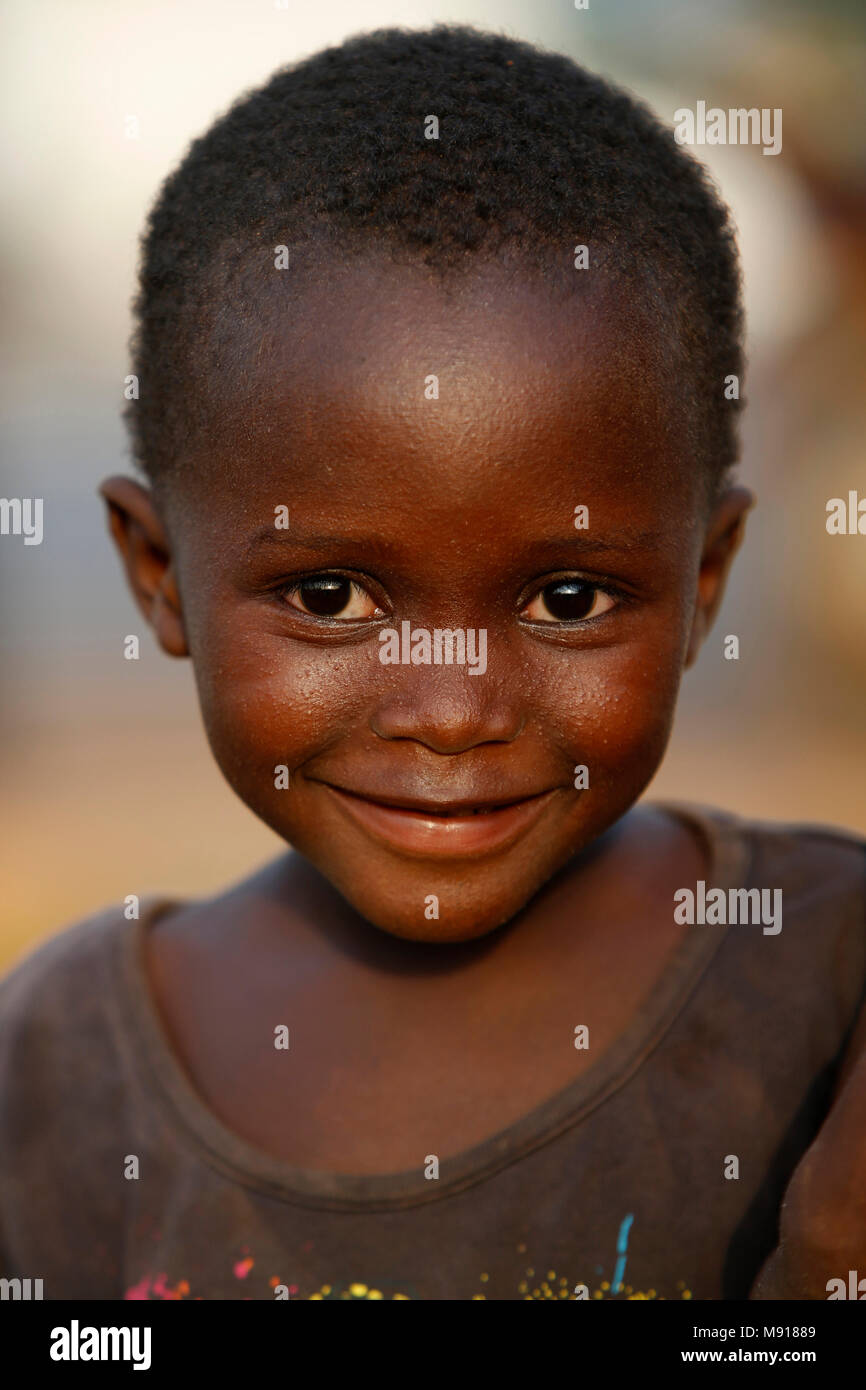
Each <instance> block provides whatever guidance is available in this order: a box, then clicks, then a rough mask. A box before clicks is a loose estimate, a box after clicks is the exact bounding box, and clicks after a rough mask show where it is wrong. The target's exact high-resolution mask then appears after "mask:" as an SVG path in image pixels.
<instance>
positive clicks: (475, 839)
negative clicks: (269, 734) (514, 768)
mask: <svg viewBox="0 0 866 1390" xmlns="http://www.w3.org/2000/svg"><path fill="white" fill-rule="evenodd" d="M322 785H323V786H325V787H326V788H327V790H328V792H329V793H330V794H331V796H332V797H334V798H335V799H336V801H337V803H338V805H339V806H340V808H341V810H342V811H343V813H344V814H345V815H347V816H348V817H349V818H350V819H351V820H352V821H353V823H354V824H355V825H357V826H360V828H361V829H363V830H364V831H365V832H366V833H367V834H369V835H371V836H372V837H373V838H374V839H376V840H378V841H379V842H380V843H384V844H386V845H387V846H388V847H389V848H391V849H397V850H399V851H400V852H401V853H402V854H409V855H414V856H416V857H418V858H423V859H426V858H440V857H441V858H446V859H447V858H464V857H479V856H481V855H484V854H490V853H492V852H494V851H500V850H502V849H505V848H507V847H508V846H509V845H511V844H513V843H514V842H515V841H516V840H518V839H520V837H521V836H522V835H524V834H525V833H526V832H527V831H528V830H529V829H530V827H531V826H533V825H534V824H535V823H536V822H537V820H538V819H539V818H540V817H541V816H542V815H543V814H544V812H545V810H546V809H547V807H548V806H549V805H550V802H551V800H552V798H553V796H554V794H555V792H556V790H557V788H555V787H554V788H550V789H547V790H545V791H541V792H532V793H529V794H527V795H526V796H523V797H517V798H515V797H512V798H510V799H509V800H507V801H470V800H468V799H462V800H452V801H444V800H442V801H439V800H430V801H423V800H420V799H418V798H414V797H402V796H388V797H387V798H385V797H381V798H380V797H379V796H376V797H372V796H367V795H365V794H364V793H362V792H358V791H349V790H348V789H347V788H345V787H337V786H334V784H333V783H330V782H326V783H323V784H322Z"/></svg>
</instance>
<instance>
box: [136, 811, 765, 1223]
mask: <svg viewBox="0 0 866 1390" xmlns="http://www.w3.org/2000/svg"><path fill="white" fill-rule="evenodd" d="M653 804H654V805H656V806H657V807H658V809H660V810H663V811H667V812H668V813H669V814H671V815H672V816H674V817H675V818H677V819H678V820H680V821H681V822H683V823H685V824H686V825H687V826H689V827H690V828H692V829H693V830H697V831H698V833H699V834H700V835H701V837H702V838H703V840H704V843H705V845H706V846H707V848H708V850H709V865H708V868H707V870H706V874H707V878H706V881H707V883H708V884H711V885H712V886H713V887H718V888H723V889H725V890H727V888H729V887H734V886H737V887H747V886H750V885H749V883H747V882H746V877H749V878H750V876H751V864H750V853H749V845H748V841H747V839H746V837H745V835H744V834H743V830H742V824H741V821H740V819H739V818H738V817H736V816H734V815H730V814H727V813H722V812H717V811H713V812H709V811H708V810H707V809H706V808H703V807H698V806H695V805H692V804H691V803H685V802H657V803H653ZM181 906H184V900H181V899H172V898H162V897H154V898H151V899H146V900H145V902H144V904H143V909H144V910H143V911H142V912H141V915H140V917H139V919H138V920H137V921H136V922H135V924H134V927H133V929H132V930H131V931H129V930H125V931H123V932H122V934H121V935H120V938H119V941H120V945H119V951H118V958H117V962H116V965H117V975H118V978H117V984H118V987H119V991H118V995H117V998H118V1005H119V1008H118V1011H117V1013H116V1021H117V1026H118V1028H119V1029H120V1031H121V1032H122V1033H126V1034H130V1033H131V1034H132V1035H133V1037H132V1038H131V1042H132V1046H131V1047H130V1048H129V1049H128V1056H129V1060H130V1064H131V1065H132V1066H134V1067H137V1068H139V1069H140V1070H141V1072H142V1073H143V1075H144V1083H145V1089H146V1090H147V1091H148V1093H155V1094H156V1096H157V1098H158V1102H159V1104H160V1106H161V1108H162V1110H163V1112H164V1114H165V1115H166V1118H167V1119H169V1120H170V1121H173V1123H174V1125H175V1126H176V1127H178V1128H180V1129H181V1130H182V1131H183V1133H184V1135H185V1138H186V1140H187V1141H188V1143H191V1144H192V1146H193V1148H194V1149H196V1150H197V1151H198V1153H199V1156H200V1157H201V1158H203V1159H204V1160H205V1161H206V1162H207V1163H208V1164H209V1165H210V1166H211V1167H213V1168H216V1169H217V1170H219V1171H220V1172H221V1173H222V1174H223V1175H224V1176H226V1177H228V1178H230V1179H231V1180H233V1181H234V1182H239V1183H240V1184H242V1185H243V1186H245V1187H247V1188H252V1189H254V1190H256V1191H259V1192H262V1193H265V1194H266V1195H268V1196H271V1197H274V1198H277V1199H279V1200H282V1201H285V1202H290V1203H295V1204H297V1205H300V1206H308V1207H316V1208H320V1209H325V1210H349V1211H352V1210H354V1211H359V1210H370V1209H379V1210H389V1209H397V1208H403V1207H411V1206H418V1205H422V1204H424V1203H426V1202H430V1201H436V1200H438V1199H441V1198H442V1197H445V1196H447V1195H451V1194H453V1193H455V1192H459V1191H462V1190H464V1189H465V1188H468V1187H472V1186H474V1185H476V1184H477V1183H480V1182H482V1181H484V1180H485V1179H486V1178H488V1177H491V1176H492V1175H493V1174H495V1173H497V1172H499V1171H500V1170H501V1169H503V1168H505V1167H507V1166H508V1165H510V1164H512V1163H514V1162H516V1161H517V1160H518V1159H519V1158H522V1157H524V1156H525V1155H527V1154H528V1153H531V1152H532V1151H533V1150H535V1149H537V1148H539V1147H541V1146H542V1145H544V1144H546V1143H549V1142H551V1141H552V1140H554V1139H556V1138H558V1137H559V1136H560V1135H561V1134H563V1133H564V1132H565V1131H566V1130H567V1129H569V1128H571V1127H572V1126H573V1125H575V1124H577V1123H578V1122H579V1121H580V1120H582V1119H583V1118H584V1117H585V1116H586V1115H587V1114H588V1113H589V1112H590V1111H591V1110H594V1109H596V1108H597V1107H598V1106H600V1105H601V1104H602V1103H603V1102H604V1101H605V1100H606V1099H608V1097H609V1096H611V1095H612V1094H613V1093H614V1092H615V1091H617V1090H619V1089H620V1088H621V1087H622V1086H623V1085H625V1084H626V1082H627V1081H628V1080H629V1079H630V1078H631V1077H632V1076H633V1075H634V1073H635V1072H636V1071H637V1070H638V1068H639V1067H640V1066H641V1064H642V1063H643V1062H644V1060H645V1059H646V1057H647V1056H648V1055H649V1054H650V1053H651V1052H652V1051H653V1050H654V1049H655V1048H656V1047H657V1046H658V1044H659V1043H660V1042H661V1040H662V1038H663V1037H664V1036H665V1034H666V1033H667V1032H668V1030H669V1029H670V1027H671V1025H672V1024H673V1022H674V1020H675V1018H676V1017H677V1015H678V1014H679V1013H680V1011H681V1010H682V1008H683V1007H684V1005H685V1003H686V1002H687V1000H688V998H689V997H690V995H691V994H692V992H693V991H694V989H695V988H696V986H697V984H698V982H699V980H700V979H701V977H702V975H703V973H704V971H705V970H706V968H707V967H708V965H709V963H710V961H711V960H712V958H713V956H714V955H715V953H716V951H717V950H718V948H719V946H720V945H721V943H722V941H723V940H724V939H725V938H726V936H727V933H728V930H729V928H727V927H710V928H708V927H698V928H696V929H693V930H691V931H689V932H688V933H687V934H686V935H685V936H684V937H683V938H682V940H681V941H680V943H679V945H678V946H677V947H676V948H675V949H674V952H673V954H672V956H671V958H670V960H669V963H668V966H667V968H666V970H665V971H664V973H663V975H662V977H661V978H660V980H659V981H658V982H657V983H656V986H655V988H654V989H653V991H652V992H651V994H650V995H649V996H648V997H647V998H646V999H645V1000H644V1003H643V1005H642V1007H641V1008H640V1009H639V1010H638V1011H637V1013H636V1014H635V1015H634V1017H633V1018H632V1020H631V1022H630V1023H629V1024H628V1025H627V1026H626V1028H625V1029H624V1031H623V1032H622V1033H621V1034H620V1036H619V1038H617V1040H616V1041H615V1042H614V1043H612V1044H611V1046H610V1047H608V1049H607V1050H606V1051H605V1052H604V1053H603V1055H602V1056H601V1057H600V1058H599V1060H598V1061H597V1062H595V1063H593V1064H592V1065H591V1066H590V1067H588V1068H587V1070H586V1071H584V1072H583V1073H582V1074H581V1075H580V1076H579V1077H577V1078H576V1079H575V1080H574V1081H572V1082H569V1083H568V1084H567V1085H566V1086H565V1087H563V1088H561V1089H560V1090H559V1091H557V1092H556V1093H555V1094H554V1095H552V1096H550V1097H549V1098H548V1099H547V1100H546V1101H543V1102H542V1103H541V1104H540V1105H537V1106H535V1107H534V1108H533V1109H532V1110H531V1111H529V1112H528V1113H527V1114H526V1115H524V1116H522V1117H521V1118H520V1119H519V1120H516V1121H514V1122H513V1123H512V1124H511V1125H509V1126H507V1127H506V1128H505V1129H503V1130H501V1131H499V1132H498V1133H497V1134H494V1135H492V1136H490V1137H488V1138H487V1139H485V1140H482V1141H481V1143H479V1144H475V1145H473V1146H472V1147H471V1148H469V1149H466V1150H463V1151H462V1152H461V1153H459V1154H455V1155H453V1156H452V1157H451V1158H446V1159H443V1160H441V1161H440V1175H439V1178H438V1179H435V1180H430V1179H427V1178H425V1177H424V1173H423V1170H422V1169H421V1167H420V1165H419V1168H418V1169H417V1170H415V1169H413V1170H411V1171H409V1172H405V1171H404V1172H397V1173H383V1174H362V1175H355V1174H346V1173H332V1172H327V1171H322V1170H312V1169H304V1168H297V1167H295V1166H293V1165H291V1164H289V1163H286V1162H285V1161H284V1160H282V1159H279V1158H276V1157H274V1156H272V1155H270V1154H267V1153H266V1152H264V1151H263V1150H260V1149H257V1148H255V1147H254V1146H253V1145H252V1144H251V1143H249V1142H248V1141H247V1140H245V1139H243V1138H242V1137H241V1136H240V1135H238V1134H235V1133H234V1132H233V1131H232V1130H230V1129H229V1128H228V1127H227V1126H226V1125H224V1124H223V1122H222V1121H221V1120H220V1119H219V1118H218V1117H217V1115H216V1114H215V1113H214V1112H213V1111H212V1110H210V1109H209V1107H208V1106H207V1105H206V1104H205V1102H204V1100H203V1098H202V1097H201V1096H200V1095H199V1093H198V1092H197V1091H196V1090H195V1089H194V1087H193V1084H192V1081H191V1079H190V1078H189V1077H188V1076H187V1073H186V1071H185V1069H184V1068H183V1066H182V1064H181V1062H180V1060H179V1058H178V1057H177V1055H176V1054H175V1052H174V1049H173V1047H172V1045H171V1042H170V1040H169V1038H168V1036H167V1034H166V1032H165V1029H164V1026H163V1022H162V1019H161V1017H160V1015H159V1012H158V1010H157V1006H156V1002H155V1000H154V998H153V996H152V994H151V990H150V983H149V980H148V978H147V974H146V970H145V964H144V940H145V933H146V932H147V931H148V929H149V928H150V927H151V926H152V924H153V923H154V922H155V921H157V920H158V918H159V917H160V916H162V915H163V914H164V913H166V912H169V911H171V910H172V909H174V908H177V907H181ZM154 1083H156V1084H155V1086H154Z"/></svg>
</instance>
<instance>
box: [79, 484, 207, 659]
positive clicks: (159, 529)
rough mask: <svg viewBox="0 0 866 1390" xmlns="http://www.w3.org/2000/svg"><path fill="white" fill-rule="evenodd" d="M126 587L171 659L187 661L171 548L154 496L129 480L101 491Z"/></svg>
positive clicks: (105, 485)
mask: <svg viewBox="0 0 866 1390" xmlns="http://www.w3.org/2000/svg"><path fill="white" fill-rule="evenodd" d="M99 493H100V496H101V497H102V498H103V499H104V501H105V504H106V506H107V508H108V526H109V530H110V531H111V534H112V536H113V537H114V543H115V545H116V546H117V549H118V551H119V552H120V558H121V560H122V561H123V566H124V569H125V570H126V577H127V580H128V582H129V587H130V589H131V590H132V595H133V598H134V599H135V601H136V603H137V604H138V606H139V608H140V610H141V612H142V613H143V614H144V616H145V618H146V619H147V621H148V622H149V623H150V626H151V627H152V628H153V631H154V633H155V635H156V640H157V641H158V642H159V645H160V646H161V647H162V649H163V651H164V652H167V653H168V655H169V656H189V648H188V646H187V642H186V634H185V632H184V627H183V613H182V610H181V602H180V592H179V589H178V586H177V577H176V575H175V572H174V563H173V560H172V555H171V544H170V541H169V538H168V534H167V532H166V529H165V527H164V525H163V523H162V521H161V519H160V517H159V514H158V512H157V510H156V507H155V505H154V501H153V495H152V493H150V492H149V491H148V489H147V488H144V487H142V486H141V485H140V484H139V483H137V482H135V481H134V480H133V479H132V478H124V477H120V476H118V477H113V478H106V480H105V482H104V483H103V484H102V485H101V487H100V489H99Z"/></svg>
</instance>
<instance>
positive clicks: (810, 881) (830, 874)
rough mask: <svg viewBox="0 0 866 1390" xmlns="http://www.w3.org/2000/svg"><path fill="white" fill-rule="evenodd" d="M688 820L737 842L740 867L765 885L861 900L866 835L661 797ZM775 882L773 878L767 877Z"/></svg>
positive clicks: (714, 837) (865, 897) (719, 839)
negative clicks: (742, 814)
mask: <svg viewBox="0 0 866 1390" xmlns="http://www.w3.org/2000/svg"><path fill="white" fill-rule="evenodd" d="M660 804H662V805H663V809H665V810H667V811H669V812H670V813H672V814H675V815H678V816H680V817H681V818H682V819H684V820H686V821H690V822H691V823H692V824H693V825H694V826H695V828H696V829H698V830H700V831H701V832H702V833H703V834H704V836H705V838H707V839H709V840H711V841H713V842H714V843H716V844H718V843H726V844H738V845H739V846H740V848H741V850H742V854H741V862H742V863H743V870H744V872H748V873H749V874H750V875H751V876H752V878H753V879H761V880H763V883H764V886H766V887H768V888H770V887H775V886H778V887H782V888H786V889H787V890H788V893H789V895H790V897H791V898H792V900H793V899H794V898H795V897H799V896H802V897H804V898H806V899H809V898H811V899H813V900H815V901H817V899H818V898H819V897H821V896H827V897H830V898H837V899H838V898H840V897H845V896H847V897H849V898H851V900H852V902H854V903H856V904H858V905H859V906H860V907H861V908H862V907H863V906H864V903H866V836H864V835H861V834H859V833H858V832H857V831H854V830H847V829H844V828H843V827H840V826H833V825H822V824H813V823H810V822H802V821H784V820H778V821H776V820H756V819H750V818H748V817H746V816H741V815H738V814H737V813H736V812H734V811H728V810H720V809H717V808H715V807H709V806H699V805H693V804H691V803H688V802H668V803H660ZM773 875H775V876H776V878H777V880H779V882H778V883H777V884H773V883H771V882H770V877H772V876H773Z"/></svg>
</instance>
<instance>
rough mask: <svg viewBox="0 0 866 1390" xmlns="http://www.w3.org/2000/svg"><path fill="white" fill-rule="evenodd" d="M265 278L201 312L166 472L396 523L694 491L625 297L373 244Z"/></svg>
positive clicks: (654, 328) (647, 315)
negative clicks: (199, 356) (222, 307)
mask: <svg viewBox="0 0 866 1390" xmlns="http://www.w3.org/2000/svg"><path fill="white" fill-rule="evenodd" d="M281 275H285V276H288V277H291V278H290V279H288V280H282V279H279V280H277V279H275V278H273V277H278V276H281ZM273 277H272V278H271V279H270V280H267V279H266V280H265V281H264V283H261V282H259V284H258V286H257V288H256V291H255V292H254V293H253V294H252V295H250V296H249V297H247V298H246V299H244V300H238V301H237V302H236V303H235V304H233V305H231V306H229V308H228V309H227V312H226V313H224V314H222V315H221V316H220V320H219V341H212V344H211V351H212V355H213V356H214V357H215V358H216V359H217V361H218V362H219V363H220V364H221V365H220V367H219V369H218V370H216V371H214V369H210V370H209V372H208V380H209V383H210V388H211V389H210V397H211V401H212V405H211V409H210V412H209V422H208V428H207V430H206V438H203V439H200V440H199V446H198V448H197V449H196V450H195V454H196V457H195V458H194V459H190V460H188V461H187V463H186V465H185V468H184V472H185V473H187V476H189V475H190V474H192V475H193V476H194V477H196V478H198V479H201V480H202V481H203V482H204V483H205V488H204V489H203V492H202V495H205V494H206V496H207V497H208V498H211V499H213V498H214V497H215V496H216V495H218V494H222V495H223V497H224V501H225V502H226V504H227V505H228V506H230V507H231V506H233V505H234V506H238V505H240V503H241V494H242V495H243V498H245V499H247V500H248V501H253V500H255V499H257V498H259V499H262V500H265V499H270V498H271V497H273V496H274V495H275V492H277V493H280V496H281V498H282V496H283V494H284V493H285V490H286V488H288V489H289V490H290V492H291V495H292V496H294V495H295V494H296V493H298V492H299V491H301V492H302V493H303V495H304V497H305V498H307V499H308V500H309V501H310V502H312V501H313V499H315V498H321V497H325V496H327V497H328V498H329V499H330V505H332V506H333V507H334V508H336V509H337V510H341V509H342V508H343V506H344V504H346V505H348V506H354V507H360V508H361V509H362V511H364V512H369V511H370V509H371V508H375V505H376V502H377V500H379V501H381V502H382V503H383V505H384V504H387V506H388V507H389V508H390V509H391V511H392V513H394V514H396V515H398V514H399V513H400V512H402V511H411V512H414V513H415V514H416V515H417V511H418V509H419V508H423V509H424V510H425V512H428V513H429V512H437V511H444V512H448V511H449V510H450V511H451V512H452V513H453V511H454V509H455V508H458V507H459V508H460V509H461V510H462V511H463V512H464V514H465V513H466V512H467V510H468V511H471V510H472V509H473V508H479V507H481V508H483V507H487V508H493V509H501V508H503V507H514V506H515V505H524V506H525V505H526V500H527V498H526V493H527V485H531V488H532V492H533V494H534V496H536V497H537V498H543V497H545V496H548V497H550V499H551V501H553V499H556V503H555V504H556V505H557V506H562V505H563V499H564V500H565V501H568V499H569V498H571V497H572V495H573V500H574V502H575V503H579V502H584V501H586V502H588V501H590V500H593V499H596V500H598V498H599V497H600V496H601V495H602V494H607V495H609V494H611V493H612V492H616V493H619V494H622V495H623V496H628V497H630V498H631V500H632V504H633V505H637V504H638V502H639V501H640V500H641V499H643V500H644V502H646V503H652V502H653V501H655V502H656V503H657V504H659V505H662V506H664V505H667V506H672V505H676V506H679V507H682V506H683V505H686V504H690V503H691V502H692V501H694V499H695V498H696V497H697V496H698V494H699V492H700V478H699V472H700V470H699V464H698V462H697V460H696V459H695V458H694V456H693V454H692V453H690V451H689V447H688V437H689V434H690V430H689V421H688V414H687V411H686V408H685V397H686V395H687V393H686V392H685V391H684V390H683V389H682V385H681V384H680V385H679V386H678V384H677V372H676V371H675V370H673V369H672V366H671V364H672V361H673V360H674V359H675V357H676V345H675V343H674V342H673V341H672V335H670V334H668V333H667V332H666V330H665V327H664V325H663V324H662V323H660V322H659V318H660V315H659V313H658V311H657V310H656V309H655V308H654V307H653V306H651V305H649V304H648V303H647V302H646V301H645V300H643V299H642V298H641V296H640V294H639V292H637V291H636V290H634V289H629V287H628V286H626V285H624V284H622V283H620V284H617V285H614V284H611V283H610V282H608V281H606V280H605V279H603V278H602V276H601V273H600V272H596V278H595V279H593V273H592V272H591V271H577V270H573V271H566V272H563V273H562V274H561V275H557V276H542V274H541V273H540V272H538V271H536V270H533V269H531V268H529V267H528V266H527V265H525V264H520V265H515V264H513V263H512V264H511V265H504V264H498V265H497V264H485V265H482V266H480V267H476V268H474V269H473V271H472V272H471V273H468V274H463V275H458V276H452V277H451V278H450V279H448V280H443V279H442V278H441V277H440V276H438V275H436V274H435V273H433V272H430V271H428V270H426V269H425V268H424V267H421V266H417V265H406V264H395V263H394V262H393V261H391V260H390V259H388V258H386V257H384V256H382V257H376V256H370V257H365V258H363V259H361V258H358V259H352V260H349V261H346V262H341V263H336V262H335V263H334V264H332V265H328V264H327V263H324V264H323V263H322V260H321V258H319V259H318V261H315V260H311V261H310V262H309V263H308V264H305V263H304V261H303V258H301V259H300V260H299V262H298V263H296V264H293V266H292V268H291V269H289V270H287V271H285V272H279V271H276V270H274V272H273ZM214 387H216V389H214ZM221 480H222V481H224V482H225V483H226V484H227V488H226V489H225V490H224V489H222V488H220V487H219V483H220V481H221ZM214 485H216V491H215V490H214Z"/></svg>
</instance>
